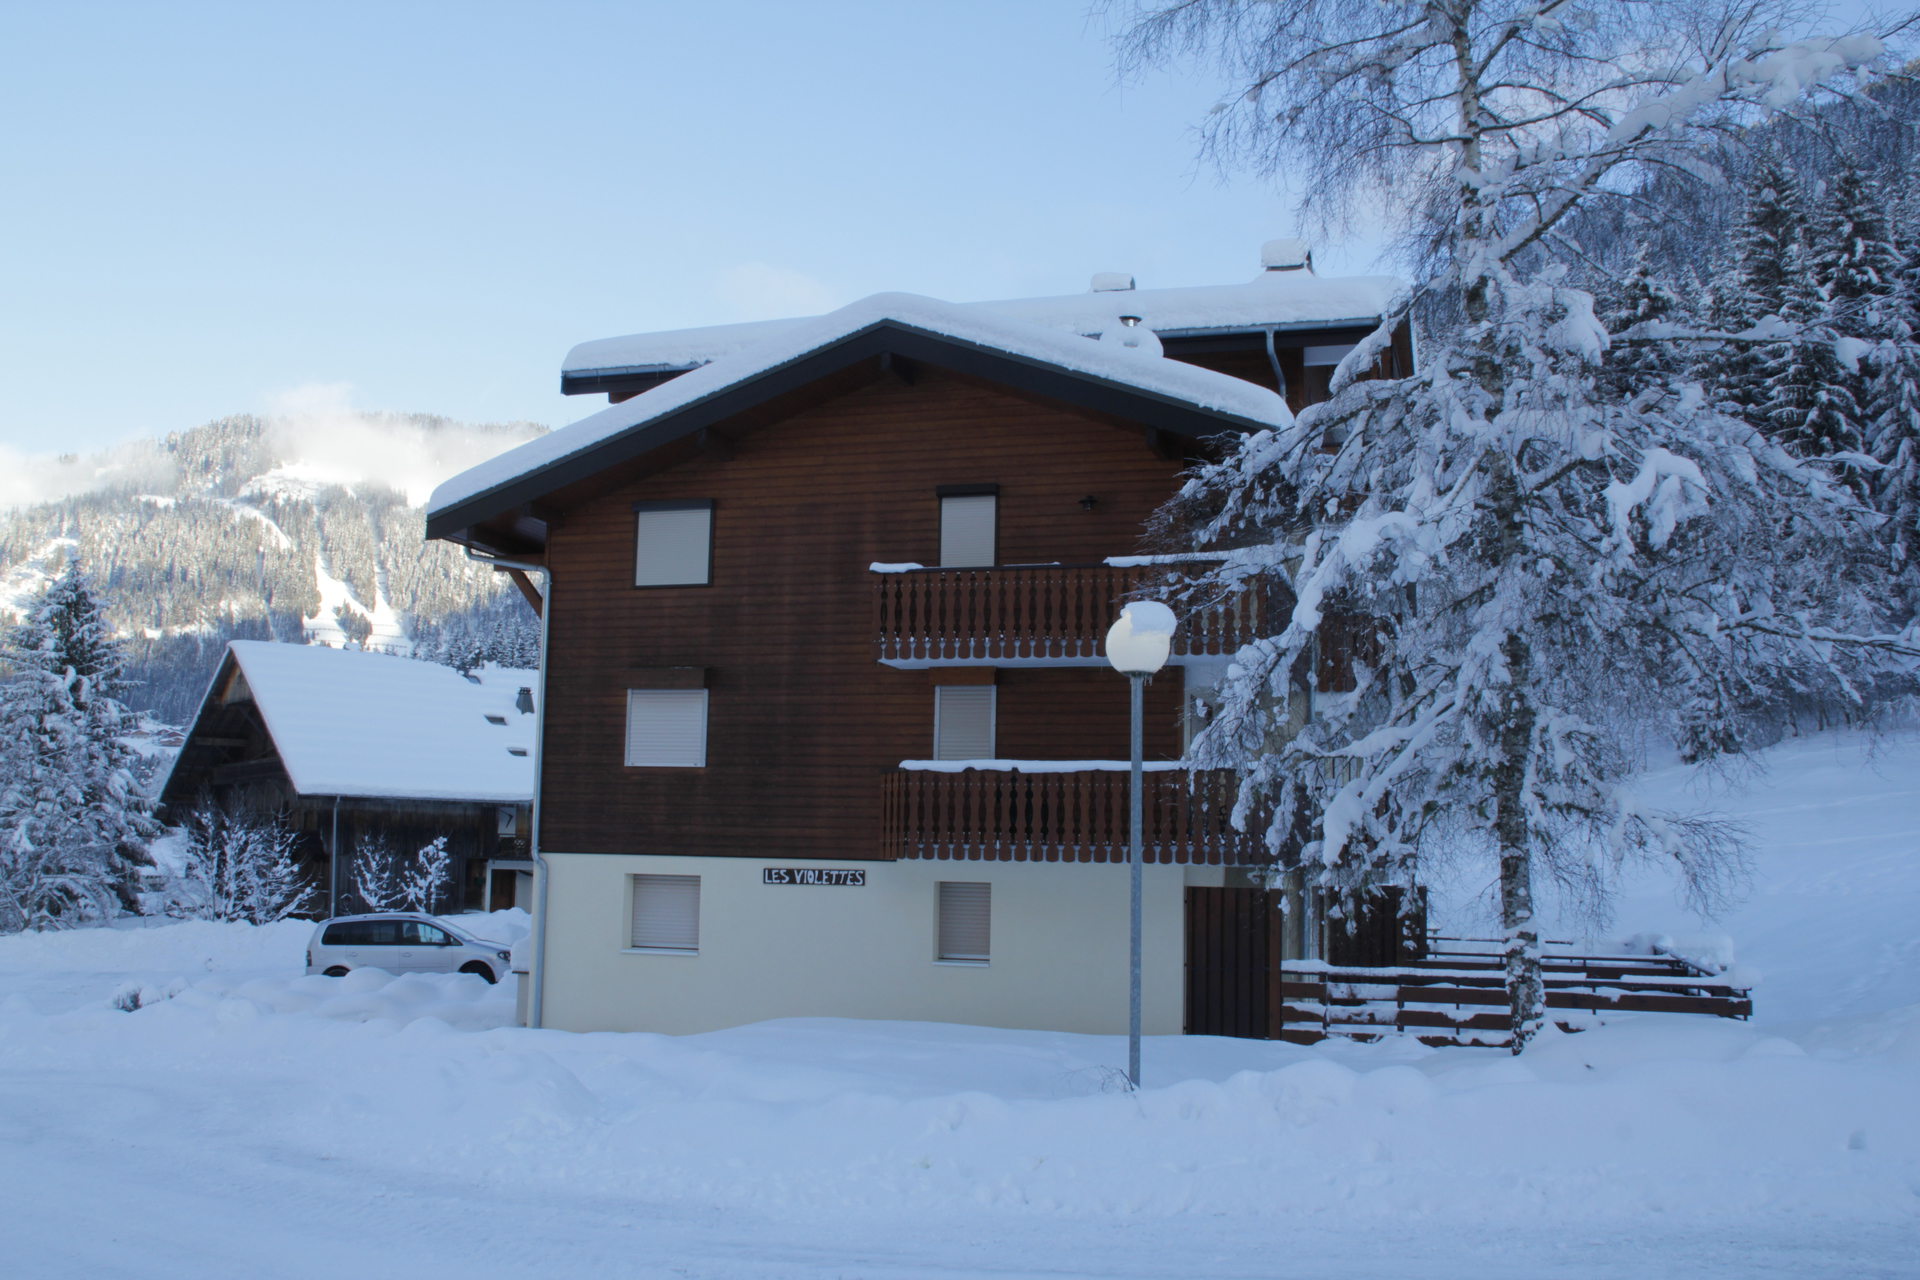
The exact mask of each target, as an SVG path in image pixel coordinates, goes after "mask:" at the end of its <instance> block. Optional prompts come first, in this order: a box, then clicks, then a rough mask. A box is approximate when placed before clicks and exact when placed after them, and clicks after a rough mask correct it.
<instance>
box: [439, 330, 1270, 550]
mask: <svg viewBox="0 0 1920 1280" xmlns="http://www.w3.org/2000/svg"><path fill="white" fill-rule="evenodd" d="M1109 296H1118V297H1122V298H1129V299H1130V298H1133V297H1135V296H1137V295H1133V294H1119V295H1109ZM1118 314H1119V312H1118V311H1116V312H1115V315H1114V318H1113V320H1112V321H1111V323H1115V324H1117V323H1118ZM1127 314H1129V315H1131V314H1134V312H1133V310H1132V309H1131V308H1129V309H1128V310H1127ZM882 324H893V325H896V326H899V327H902V328H906V329H912V330H918V331H920V332H923V333H926V334H930V335H932V336H935V337H940V338H946V339H951V340H954V341H958V342H961V343H965V344H970V345H973V346H977V347H981V348H985V349H988V350H992V351H997V352H1001V353H1004V354H1006V355H1010V356H1013V357H1015V358H1016V359H1022V360H1026V361H1030V362H1036V363H1041V364H1045V365H1047V366H1049V367H1052V368H1058V369H1064V370H1068V371H1070V372H1076V373H1082V374H1086V375H1089V376H1091V377H1093V378H1096V379H1100V380H1103V381H1106V382H1110V383H1115V384H1118V385H1121V386H1126V387H1131V388H1133V389H1135V390H1139V391H1143V392H1146V393H1148V394H1149V395H1154V396H1159V397H1162V398H1165V399H1169V400H1174V401H1178V402H1180V403H1183V404H1188V405H1192V406H1195V407H1197V408H1200V409H1203V410H1207V411H1209V412H1216V413H1220V414H1222V415H1224V416H1227V417H1231V418H1235V419H1239V420H1240V421H1241V422H1242V423H1245V424H1248V425H1253V426H1273V427H1277V426H1284V425H1285V424H1286V423H1287V422H1289V421H1290V420H1291V417H1290V415H1289V414H1288V412H1287V405H1286V401H1285V400H1283V399H1282V398H1281V397H1280V396H1279V395H1277V394H1275V393H1274V392H1272V391H1269V390H1268V389H1266V388H1265V387H1261V386H1258V385H1256V384H1254V383H1251V382H1248V381H1246V380H1244V379H1241V378H1235V377H1232V376H1230V375H1228V374H1224V373H1215V372H1214V371H1212V370H1211V369H1202V368H1199V367H1198V366H1196V365H1189V364H1182V363H1181V362H1179V361H1177V360H1168V359H1166V358H1164V357H1162V356H1159V355H1157V354H1149V353H1147V352H1145V351H1142V350H1135V349H1128V348H1126V347H1121V346H1117V345H1114V344H1109V343H1098V342H1088V341H1087V340H1086V339H1085V338H1084V337H1081V336H1078V335H1076V334H1074V333H1072V332H1069V331H1063V330H1062V329H1060V328H1058V327H1054V328H1048V327H1044V326H1041V325H1037V324H1034V323H1032V322H1029V321H1024V320H1017V319H1009V318H1007V317H1005V316H1002V315H998V314H995V313H992V312H988V311H983V310H981V309H979V308H978V307H969V306H959V305H956V304H954V303H950V302H941V301H939V300H938V299H934V298H923V297H920V296H918V295H915V294H911V293H877V294H874V295H873V296H872V297H870V298H863V299H862V300H860V301H859V302H855V303H853V304H851V305H849V306H845V307H842V308H840V310H838V311H832V312H829V313H827V314H826V315H824V316H818V317H816V318H814V319H811V320H801V321H791V322H789V321H782V322H779V323H778V324H776V325H773V326H771V327H768V328H767V329H766V330H765V331H764V333H763V334H762V336H761V337H759V338H758V339H757V340H756V341H753V342H750V343H748V344H746V345H744V346H742V347H741V348H740V349H738V350H735V351H732V352H730V353H728V354H727V355H725V356H723V357H721V358H719V359H716V360H714V361H713V363H711V364H707V365H703V366H701V367H700V368H698V369H695V370H693V371H692V372H690V373H686V374H682V375H681V376H680V377H677V378H675V379H674V380H673V381H671V382H667V383H663V384H662V385H660V386H658V387H655V388H653V389H652V390H650V391H647V392H645V393H643V394H641V395H638V396H636V397H634V398H633V399H631V400H628V401H626V402H625V403H622V404H616V405H612V406H610V407H608V408H606V409H603V410H601V411H600V412H599V413H596V414H594V415H592V416H591V417H587V418H583V419H581V420H580V421H579V422H576V423H574V424H572V425H571V426H567V427H562V428H560V430H558V431H555V432H552V433H551V434H549V435H545V436H541V437H540V438H538V439H536V440H530V441H528V442H527V443H526V444H523V445H521V446H519V447H518V448H516V449H511V450H509V451H508V452H506V453H503V454H501V455H500V456H499V457H497V458H493V459H490V460H488V461H487V462H483V463H481V464H480V465H479V466H477V467H473V468H471V469H469V470H467V471H463V472H461V473H460V474H459V475H457V476H454V477H453V478H452V479H450V480H448V481H446V482H445V483H444V484H442V485H441V486H440V487H439V488H438V489H435V490H434V491H433V497H432V498H431V499H429V500H428V503H427V514H428V516H429V518H431V517H432V516H433V515H435V514H437V513H439V512H441V511H443V510H446V509H447V508H449V507H453V506H456V505H458V504H460V503H462V502H465V501H468V500H469V499H471V498H475V497H478V496H479V495H481V494H483V493H486V492H488V491H489V490H492V489H495V488H498V487H500V486H502V485H505V484H509V483H511V482H513V481H515V480H517V479H519V478H521V477H522V476H526V475H528V474H530V473H533V472H536V471H540V470H542V469H544V468H546V467H549V466H552V465H553V464H555V463H558V462H560V461H563V460H564V459H566V458H569V457H572V456H573V455H575V454H578V453H582V452H585V451H586V450H588V449H591V448H593V447H595V446H597V445H599V444H602V443H604V442H605V441H607V440H609V439H611V438H613V437H615V436H618V435H621V434H623V433H626V432H629V431H632V430H633V429H635V428H636V427H640V426H643V425H645V424H647V423H649V422H653V421H655V420H657V419H660V418H663V417H665V416H666V415H668V414H670V413H674V412H676V411H678V410H681V409H685V408H687V407H688V406H690V405H693V404H696V403H698V402H699V401H701V400H704V399H706V398H708V397H710V396H713V395H716V394H718V393H720V392H722V391H724V390H726V389H728V388H730V387H732V386H735V385H736V384H739V383H742V382H746V381H748V380H750V379H752V378H754V377H756V376H758V375H760V374H764V373H767V372H770V371H771V370H774V369H777V368H780V367H781V366H784V365H788V364H791V363H794V362H795V361H798V360H800V359H802V358H803V357H805V356H808V355H810V354H812V353H814V352H816V351H818V350H820V349H822V348H824V347H827V346H831V345H832V344H834V343H836V342H838V341H840V340H842V339H844V338H847V337H850V336H851V335H853V334H857V333H860V332H863V331H865V330H868V329H872V328H875V327H877V326H879V325H882ZM1226 425H1227V424H1225V423H1223V424H1222V426H1223V428H1224V427H1225V426H1226Z"/></svg>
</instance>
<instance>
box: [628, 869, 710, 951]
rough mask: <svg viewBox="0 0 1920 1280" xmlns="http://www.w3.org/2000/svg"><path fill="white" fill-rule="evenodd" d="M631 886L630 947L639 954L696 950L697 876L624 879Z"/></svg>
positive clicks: (698, 897) (698, 895)
mask: <svg viewBox="0 0 1920 1280" xmlns="http://www.w3.org/2000/svg"><path fill="white" fill-rule="evenodd" d="M627 879H628V880H630V881H632V883H633V927H632V932H631V934H630V935H629V941H630V944H631V945H632V946H633V948H634V949H635V950H639V951H681V952H685V953H687V954H693V953H695V952H698V951H699V950H700V877H699V876H628V877H627Z"/></svg>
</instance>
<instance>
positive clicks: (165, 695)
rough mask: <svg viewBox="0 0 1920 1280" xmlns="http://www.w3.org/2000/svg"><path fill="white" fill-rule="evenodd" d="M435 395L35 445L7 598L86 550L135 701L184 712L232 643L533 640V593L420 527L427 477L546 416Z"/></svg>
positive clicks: (406, 646)
mask: <svg viewBox="0 0 1920 1280" xmlns="http://www.w3.org/2000/svg"><path fill="white" fill-rule="evenodd" d="M545 431H546V428H545V427H542V426H540V425H539V424H536V423H528V422H506V423H478V424H474V423H463V422H457V421H454V420H452V419H449V418H444V417H439V416H437V415H433V414H418V413H346V412H341V411H337V410H336V411H329V412H326V413H317V414H316V413H310V414H304V415H292V416H282V417H264V416H259V415H253V414H240V415H234V416H230V417H226V418H221V419H217V420H216V421H213V422H209V423H206V424H204V425H202V426H199V427H194V428H191V429H189V430H185V431H177V432H172V433H169V434H168V435H166V436H164V437H160V438H157V439H152V440H143V441H135V442H133V443H131V444H127V445H122V446H120V447H118V448H116V449H114V450H110V451H106V452H103V453H98V454H93V455H87V456H84V457H83V456H77V455H67V456H64V457H62V458H59V459H53V460H39V465H40V466H41V468H42V474H40V475H38V476H36V477H34V478H33V480H31V481H29V482H28V483H32V484H36V485H38V486H39V487H41V488H42V489H43V490H44V491H50V492H48V496H46V497H45V498H43V499H42V500H39V501H28V502H24V503H20V504H18V505H15V506H12V507H9V508H6V509H4V510H0V615H13V616H18V614H19V613H20V611H21V610H22V608H23V607H24V606H25V604H26V602H27V601H29V600H30V599H32V598H33V597H34V596H35V595H37V594H38V592H39V591H40V590H41V589H42V588H43V587H44V585H45V584H46V582H47V581H48V580H49V579H51V577H52V576H54V575H55V574H57V573H59V572H60V570H61V569H62V568H64V566H65V564H66V561H67V559H68V558H69V557H72V556H75V555H77V556H78V557H79V559H80V561H81V563H82V565H83V566H84V567H85V568H86V569H87V570H88V571H89V572H90V573H91V574H92V576H93V579H94V582H95V585H96V587H97V588H98V590H99V592H100V594H101V596H102V599H103V601H104V603H105V605H106V608H107V614H108V617H109V619H110V620H111V621H112V623H113V624H114V626H115V628H116V629H117V630H118V632H119V633H120V634H121V635H122V636H123V637H124V639H125V641H126V645H127V657H128V675H129V677H130V679H131V680H132V682H133V683H132V685H131V686H130V688H129V689H128V690H127V693H126V698H125V700H126V701H127V703H128V705H129V706H132V707H134V708H135V709H137V710H141V711H146V712H149V713H151V714H153V715H155V716H158V717H159V718H161V719H163V720H170V721H173V722H176V723H178V722H180V721H182V720H184V719H186V718H187V717H188V716H190V715H191V714H192V712H193V709H194V707H195V706H196V705H197V703H198V701H199V698H200V695H201V693H202V691H203V690H204V686H205V683H206V680H207V679H208V678H209V676H210V674H211V672H212V670H213V667H214V664H215V663H216V662H217V661H218V658H219V655H220V653H221V652H223V651H224V649H225V647H226V642H227V641H228V640H230V639H235V638H250V639H272V640H281V641H289V642H295V643H300V642H305V643H324V644H332V645H342V644H360V645H363V646H365V647H368V648H379V649H385V650H389V651H393V652H399V653H409V652H416V651H417V652H418V653H419V654H420V656H426V657H447V656H448V655H449V653H450V652H456V651H477V650H480V649H485V648H487V647H488V646H489V644H490V643H495V644H498V643H505V644H507V645H508V647H518V648H521V649H524V647H525V645H526V643H528V638H529V635H530V633H531V626H530V614H529V611H528V610H527V608H526V605H525V604H524V603H523V602H522V601H521V600H520V598H519V596H518V594H517V593H515V592H513V591H512V590H511V589H510V588H509V587H507V585H506V584H505V583H504V580H503V579H501V578H500V576H499V575H498V574H496V573H494V572H493V571H491V570H489V569H488V568H486V567H485V566H483V565H478V564H475V563H473V562H471V561H469V560H467V559H466V558H465V557H464V556H463V555H462V554H461V553H460V551H459V550H458V549H457V548H455V547H453V546H451V545H449V544H446V543H439V542H435V543H429V542H427V541H426V539H425V511H424V503H425V500H426V496H427V494H428V492H430V490H431V486H432V483H433V482H434V481H436V480H437V479H440V478H444V476H446V475H452V474H454V473H456V472H457V471H459V470H462V469H464V468H465V467H466V466H471V465H473V464H474V463H475V462H478V461H480V460H482V459H483V458H486V457H491V456H493V455H494V454H497V453H501V452H504V451H505V450H507V449H510V448H512V447H513V446H515V445H517V444H520V443H522V442H523V441H525V440H530V439H533V438H535V437H536V436H538V435H541V434H544V433H545Z"/></svg>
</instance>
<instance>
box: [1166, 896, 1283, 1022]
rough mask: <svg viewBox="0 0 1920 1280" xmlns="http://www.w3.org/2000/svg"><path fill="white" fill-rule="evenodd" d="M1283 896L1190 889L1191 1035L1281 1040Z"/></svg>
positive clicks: (1188, 993) (1188, 923) (1188, 945)
mask: <svg viewBox="0 0 1920 1280" xmlns="http://www.w3.org/2000/svg"><path fill="white" fill-rule="evenodd" d="M1280 925H1281V920H1280V891H1279V890H1277V889H1200V888H1190V889H1188V890H1187V1018H1186V1027H1187V1034H1188V1035H1190V1036H1240V1037H1242V1038H1246V1039H1253V1040H1273V1039H1277V1038H1279V1035H1280Z"/></svg>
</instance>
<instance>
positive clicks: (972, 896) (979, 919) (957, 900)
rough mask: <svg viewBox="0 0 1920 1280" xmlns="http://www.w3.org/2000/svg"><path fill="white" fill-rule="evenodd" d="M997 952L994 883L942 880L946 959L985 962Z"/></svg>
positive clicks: (942, 955) (942, 951) (943, 954)
mask: <svg viewBox="0 0 1920 1280" xmlns="http://www.w3.org/2000/svg"><path fill="white" fill-rule="evenodd" d="M992 953H993V886H992V885H991V884H989V883H987V882H986V881H984V880H942V881H940V948H939V958H940V959H942V960H971V961H975V962H977V963H981V964H984V963H986V961H987V960H988V959H989V958H990V957H991V955H992Z"/></svg>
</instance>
